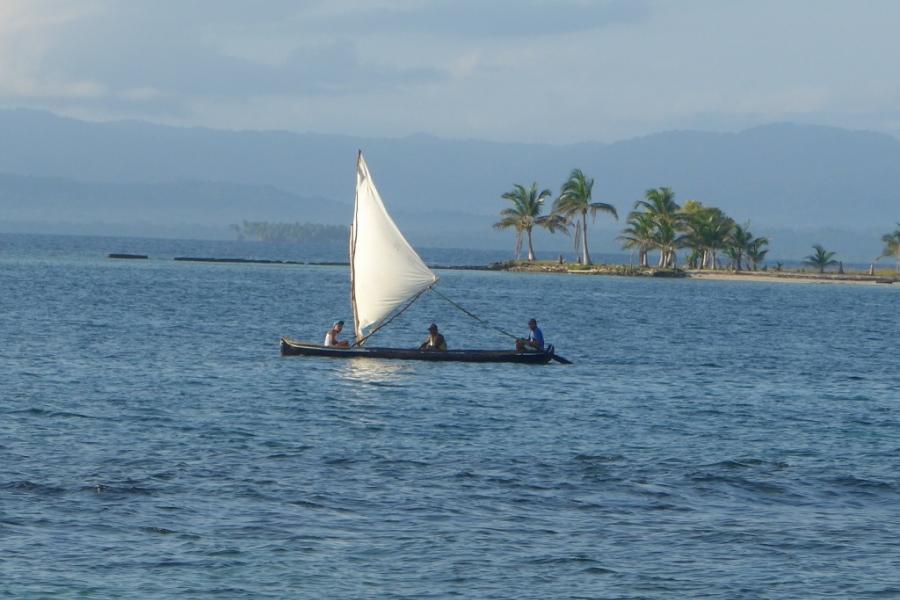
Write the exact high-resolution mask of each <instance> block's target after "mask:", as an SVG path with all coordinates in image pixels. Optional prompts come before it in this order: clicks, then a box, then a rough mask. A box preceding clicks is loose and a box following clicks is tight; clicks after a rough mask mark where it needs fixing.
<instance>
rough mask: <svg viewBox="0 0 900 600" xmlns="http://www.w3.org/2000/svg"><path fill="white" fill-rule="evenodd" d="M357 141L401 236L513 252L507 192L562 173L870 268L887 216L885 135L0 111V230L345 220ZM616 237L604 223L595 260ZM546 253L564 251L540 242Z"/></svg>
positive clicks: (553, 182)
mask: <svg viewBox="0 0 900 600" xmlns="http://www.w3.org/2000/svg"><path fill="white" fill-rule="evenodd" d="M358 148H361V149H362V150H363V151H364V152H365V154H366V158H367V160H368V162H369V165H370V167H371V169H372V174H373V176H374V178H375V180H376V182H377V183H378V186H379V189H380V190H381V192H382V194H383V195H384V197H385V201H386V203H387V204H388V205H389V209H390V210H391V212H392V214H394V215H395V217H396V219H397V221H398V223H399V224H400V226H401V228H403V229H404V231H405V232H407V233H408V235H409V237H410V238H411V240H412V241H413V243H416V244H425V245H438V246H458V247H510V248H511V246H512V234H511V233H510V232H496V231H494V230H492V228H491V224H492V223H493V222H494V221H495V220H496V216H497V212H498V211H499V210H500V209H501V208H504V205H505V203H504V201H502V200H501V199H500V196H501V194H502V193H503V192H505V191H507V190H508V189H510V188H511V187H512V184H513V183H523V184H530V183H531V182H532V181H537V182H538V184H539V185H540V186H542V187H548V188H550V189H551V190H554V191H556V190H558V189H559V186H560V185H561V184H562V182H563V181H564V180H565V178H566V177H567V175H568V173H569V171H570V170H571V169H572V168H573V167H579V168H581V169H583V170H584V171H585V172H586V173H587V174H588V175H589V176H591V177H594V179H595V180H596V183H595V186H594V194H595V198H596V199H597V200H602V201H605V202H610V203H612V204H613V205H615V206H616V207H618V209H619V213H620V215H621V217H622V219H624V217H625V216H626V215H627V213H628V211H629V210H630V208H631V206H632V205H633V203H634V201H635V200H637V199H639V198H641V197H642V196H643V193H644V191H645V190H646V189H647V188H651V187H658V186H670V187H672V188H673V189H674V190H675V193H676V198H677V200H678V201H680V202H683V201H685V200H688V199H696V200H699V201H701V202H703V203H704V204H708V205H714V206H718V207H720V208H722V209H723V210H725V211H726V212H727V213H728V214H729V215H731V216H732V217H734V218H735V219H736V220H737V221H739V222H743V221H747V220H749V221H751V224H752V229H753V232H754V233H755V234H757V235H770V236H771V237H772V252H771V254H770V256H772V257H773V258H778V257H782V258H800V257H802V256H803V255H805V254H808V253H809V250H810V248H809V247H810V245H811V244H812V243H822V244H823V245H825V246H826V248H828V249H830V250H835V251H837V252H838V254H839V256H841V257H844V258H845V259H846V260H848V261H853V260H856V261H862V260H865V261H868V260H871V259H872V258H873V257H874V256H875V255H876V254H877V253H878V251H879V250H880V244H879V237H880V235H881V234H882V233H885V232H887V231H889V230H891V229H892V226H893V224H894V223H895V222H896V221H900V140H897V139H895V138H893V137H890V136H888V135H881V134H877V133H871V132H858V131H847V130H842V129H836V128H829V127H816V126H800V125H792V124H775V125H768V126H763V127H757V128H754V129H749V130H746V131H743V132H740V133H734V134H731V133H704V132H696V131H676V132H666V133H659V134H654V135H650V136H645V137H641V138H636V139H632V140H626V141H622V142H617V143H613V144H603V143H584V144H572V145H565V146H554V145H539V144H504V143H494V142H484V141H477V140H463V141H460V140H443V139H438V138H434V137H430V136H426V135H416V136H410V137H405V138H398V139H365V138H354V137H347V136H329V135H320V134H299V133H289V132H283V131H222V130H211V129H202V128H177V127H168V126H162V125H155V124H150V123H144V122H136V121H117V122H107V123H93V122H85V121H79V120H74V119H68V118H62V117H58V116H55V115H53V114H50V113H47V112H41V111H31V110H22V109H14V110H0V231H2V230H5V231H16V230H31V231H39V230H47V231H60V230H67V228H68V230H71V231H73V232H90V233H100V232H106V233H110V234H121V233H128V234H138V233H141V234H144V235H191V234H192V232H193V234H194V235H198V236H200V237H222V238H227V237H228V235H229V233H228V225H230V224H231V223H239V222H241V221H243V220H256V221H273V222H276V221H282V222H295V221H296V222H306V221H309V222H321V223H333V224H347V223H348V222H349V221H350V220H351V218H352V217H351V215H350V212H351V206H352V202H353V187H354V183H355V155H356V150H357V149H358ZM620 229H621V224H616V223H614V222H611V221H609V220H608V218H607V217H601V218H600V220H599V221H598V225H597V226H596V229H595V230H594V232H593V233H592V238H591V241H592V247H593V248H594V249H596V250H597V251H598V252H603V251H606V252H609V251H616V250H618V248H619V246H618V243H617V242H615V240H614V239H613V238H614V237H615V235H617V234H618V232H619V230H620ZM536 243H537V244H538V246H539V249H540V248H543V249H548V250H549V249H559V248H568V247H569V245H570V242H569V241H568V240H566V239H565V238H564V237H561V236H558V235H557V236H554V237H552V238H551V237H548V236H546V235H542V236H538V239H537V242H536Z"/></svg>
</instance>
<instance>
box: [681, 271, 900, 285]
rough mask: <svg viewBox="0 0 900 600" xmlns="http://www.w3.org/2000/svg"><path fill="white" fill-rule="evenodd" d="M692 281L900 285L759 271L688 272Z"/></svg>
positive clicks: (837, 276) (877, 279) (878, 280)
mask: <svg viewBox="0 0 900 600" xmlns="http://www.w3.org/2000/svg"><path fill="white" fill-rule="evenodd" d="M687 273H688V277H689V278H691V279H708V280H716V281H758V282H766V283H801V284H812V283H824V284H849V285H885V284H888V285H890V284H892V283H900V282H898V281H897V279H896V278H894V279H891V278H889V277H879V276H870V275H856V274H843V275H841V274H836V273H834V274H833V273H822V274H820V273H783V272H782V273H772V272H769V271H767V272H759V271H738V272H735V271H715V272H712V271H688V272H687Z"/></svg>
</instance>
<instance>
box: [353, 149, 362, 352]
mask: <svg viewBox="0 0 900 600" xmlns="http://www.w3.org/2000/svg"><path fill="white" fill-rule="evenodd" d="M361 160H362V150H358V151H357V153H356V193H355V194H354V198H353V224H352V225H350V305H351V306H352V307H353V331H354V334H355V335H356V343H357V344H358V343H359V342H360V340H361V339H363V334H362V327H361V326H360V324H359V310H358V309H357V308H356V267H355V266H354V265H355V263H356V260H355V259H354V258H355V256H356V232H357V229H358V228H357V226H356V224H357V218H358V214H359V183H360V181H359V174H360V169H359V163H360V161H361Z"/></svg>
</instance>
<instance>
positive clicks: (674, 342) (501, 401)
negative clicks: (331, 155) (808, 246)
mask: <svg viewBox="0 0 900 600" xmlns="http://www.w3.org/2000/svg"><path fill="white" fill-rule="evenodd" d="M29 239H30V240H31V241H25V240H24V238H15V239H11V238H4V240H0V241H3V242H4V245H2V246H0V249H3V253H2V254H0V594H4V595H6V596H7V597H15V598H46V597H54V598H172V597H184V598H209V597H220V598H372V597H379V598H382V597H383V598H446V597H464V598H535V599H537V598H739V597H744V598H822V597H837V598H867V597H872V598H882V597H892V596H898V595H900V541H898V540H900V537H898V532H900V415H898V401H900V391H898V390H900V360H898V357H897V340H898V338H900V324H898V312H900V286H896V285H894V286H882V287H862V286H859V287H857V286H842V285H793V284H765V283H758V282H712V281H687V280H649V279H628V278H606V277H585V276H556V275H528V274H508V273H491V272H462V271H441V272H440V276H441V284H440V289H441V290H442V291H443V292H444V293H445V294H447V295H448V296H450V297H452V298H454V299H455V300H457V301H459V302H461V303H462V304H463V305H465V306H466V307H467V308H469V309H471V310H473V311H474V312H476V313H478V314H480V315H482V316H484V317H486V318H488V319H489V320H491V321H492V322H493V323H495V324H496V325H498V326H500V327H503V328H507V329H513V330H515V331H517V332H519V331H521V332H522V333H524V330H525V322H526V321H527V319H528V318H529V317H532V316H534V317H536V318H537V319H538V320H539V321H540V324H541V326H542V327H543V330H544V334H545V336H546V337H547V338H548V341H550V342H552V343H555V344H556V345H557V347H558V349H559V351H560V353H562V354H563V355H564V356H566V357H567V358H569V359H571V360H573V361H575V364H574V365H572V366H563V365H558V364H551V365H547V366H537V367H535V366H525V365H473V364H429V363H403V362H382V361H374V360H370V361H362V360H359V361H357V360H351V361H337V360H328V359H313V358H301V357H295V358H282V357H280V356H279V354H278V339H279V337H280V336H282V335H291V336H294V337H298V338H306V339H312V340H315V341H318V340H319V339H320V338H322V337H323V336H324V332H325V330H326V329H327V327H328V325H329V324H330V323H331V321H332V320H333V319H335V318H345V319H347V318H349V316H350V315H349V309H348V304H349V302H348V289H347V276H348V273H347V269H346V268H344V267H321V266H277V265H240V264H198V263H177V262H174V261H171V260H164V259H162V258H160V259H158V260H149V261H115V260H108V259H106V258H104V256H105V254H106V252H116V251H139V249H138V248H132V247H129V248H124V247H120V246H116V247H106V248H101V246H102V245H103V242H102V241H97V240H94V241H92V242H90V243H86V242H84V241H83V240H82V241H78V240H75V241H73V239H72V238H40V240H38V241H35V240H34V239H31V238H29ZM147 243H150V242H147ZM110 244H111V242H110ZM153 244H156V245H155V246H154V250H153V251H149V252H148V251H147V250H145V251H144V253H150V254H152V255H158V256H174V255H178V254H182V253H183V252H182V249H181V248H179V247H176V246H177V245H178V244H179V243H178V242H153ZM187 245H188V246H190V249H192V250H196V246H191V245H190V244H187ZM92 248H93V250H92ZM231 248H232V249H234V250H235V253H234V254H238V252H237V251H238V250H239V249H240V248H239V247H238V246H234V247H231ZM217 254H221V253H217ZM464 254H465V253H460V256H462V255H464ZM277 258H287V259H291V258H296V257H290V256H279V257H277ZM312 258H313V259H315V258H318V257H312ZM463 262H465V261H463ZM431 321H436V322H438V323H439V324H441V326H442V331H444V332H445V334H446V336H447V339H448V342H449V344H450V345H451V346H452V347H456V348H459V347H466V346H468V347H482V348H487V347H496V346H503V345H506V344H507V340H505V339H504V338H503V337H501V336H499V335H497V334H496V333H493V332H492V331H490V330H485V329H483V328H481V327H480V326H478V324H477V323H473V322H472V321H470V320H469V319H468V318H467V317H466V316H464V315H462V314H461V313H459V312H457V311H456V310H455V309H453V308H452V307H450V306H449V305H447V304H446V303H445V302H443V301H442V300H441V299H440V298H437V297H435V296H433V295H426V296H425V297H423V298H422V300H421V301H420V302H419V303H417V305H416V306H415V307H414V308H413V309H412V310H411V311H410V312H409V313H407V314H406V315H404V316H403V317H401V319H399V320H398V321H397V322H395V324H393V325H392V326H391V327H390V328H389V329H388V330H387V332H386V334H385V335H384V336H381V339H380V340H379V343H381V342H383V343H385V344H390V345H411V344H415V343H418V342H419V341H421V340H422V339H424V337H425V331H424V330H425V327H426V326H427V324H428V323H430V322H431Z"/></svg>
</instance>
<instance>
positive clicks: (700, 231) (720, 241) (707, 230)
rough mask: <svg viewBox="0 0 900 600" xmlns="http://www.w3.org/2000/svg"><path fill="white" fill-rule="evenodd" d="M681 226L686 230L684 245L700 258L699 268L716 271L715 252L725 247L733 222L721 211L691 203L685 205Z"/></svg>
mask: <svg viewBox="0 0 900 600" xmlns="http://www.w3.org/2000/svg"><path fill="white" fill-rule="evenodd" d="M682 212H683V213H684V223H683V226H684V227H685V229H686V230H687V234H686V235H685V237H684V244H685V245H686V246H688V247H689V248H693V250H694V252H695V253H696V254H697V255H698V256H699V257H700V260H699V263H700V264H699V267H700V268H701V269H706V268H710V269H712V270H716V269H717V268H718V262H717V259H716V252H717V251H719V250H722V249H723V248H725V247H726V246H727V240H728V236H729V234H730V233H731V231H732V230H733V229H734V221H733V220H732V219H731V218H730V217H728V216H727V215H726V214H725V213H724V212H722V210H721V209H718V208H715V207H712V206H703V205H702V204H700V203H699V202H695V201H691V202H688V203H687V204H686V205H685V210H684V211H682Z"/></svg>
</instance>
